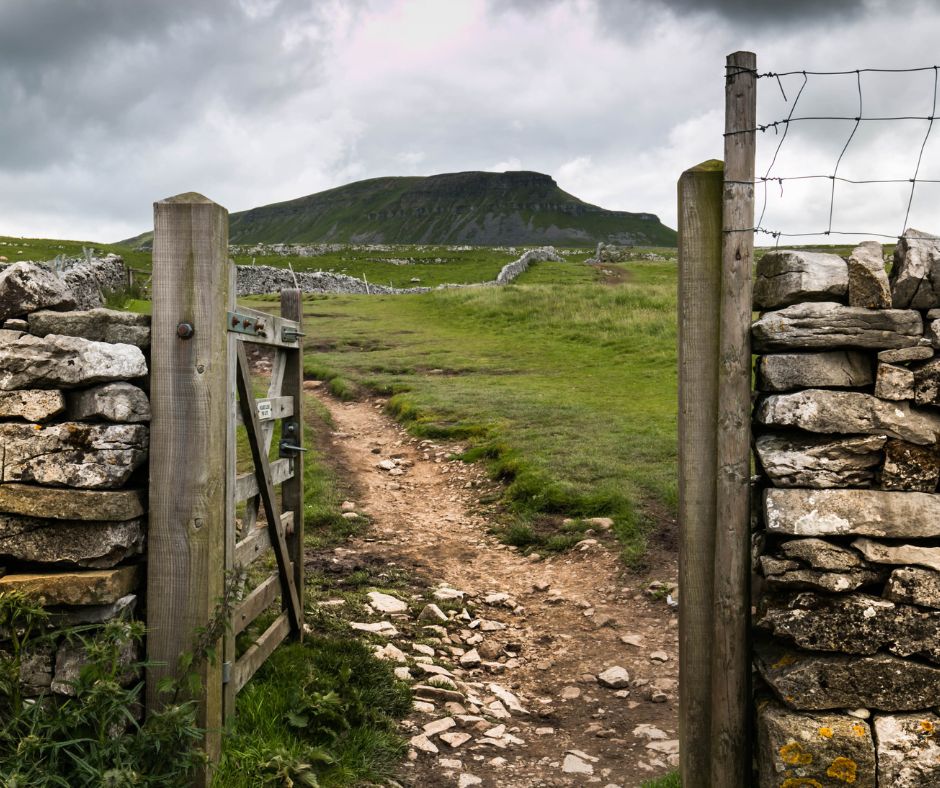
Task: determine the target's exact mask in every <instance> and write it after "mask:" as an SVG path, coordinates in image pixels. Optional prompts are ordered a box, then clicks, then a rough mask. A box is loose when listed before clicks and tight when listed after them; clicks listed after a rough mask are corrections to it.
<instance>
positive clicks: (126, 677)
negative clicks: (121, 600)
mask: <svg viewBox="0 0 940 788" xmlns="http://www.w3.org/2000/svg"><path fill="white" fill-rule="evenodd" d="M221 608H224V605H220V614H219V617H220V618H221V615H222V614H223V612H224V611H222V610H221ZM217 630H218V625H217V624H215V623H214V621H213V622H210V625H209V626H208V627H206V628H205V630H204V631H203V632H201V633H198V636H197V641H196V642H197V645H196V648H195V649H194V652H193V653H191V654H187V655H186V656H185V657H184V658H183V660H182V661H181V664H180V667H181V668H183V669H182V670H181V671H179V672H180V675H181V678H179V679H177V680H170V681H166V682H164V683H163V684H162V685H161V687H160V690H161V692H162V693H165V697H166V701H167V702H166V703H165V705H164V707H163V708H162V709H161V710H159V711H155V712H152V713H151V714H149V715H148V716H147V718H146V720H142V717H143V713H142V710H143V705H142V701H141V696H142V693H143V688H144V683H143V669H144V668H145V667H146V664H145V663H143V662H140V661H137V660H136V659H133V658H129V655H133V654H136V653H139V650H140V646H141V644H142V641H143V638H144V635H145V627H144V625H143V624H142V623H141V622H139V621H123V620H114V621H109V622H107V623H105V624H103V625H82V626H75V627H69V628H64V629H60V628H56V627H55V626H54V625H53V623H52V620H51V618H50V616H49V614H48V612H47V611H46V610H44V609H43V608H42V606H41V605H39V604H37V603H36V602H35V601H33V600H31V599H30V598H28V597H26V596H24V595H23V594H21V593H19V592H4V593H0V785H2V786H3V788H20V787H21V786H22V787H23V788H25V787H26V786H29V787H30V788H46V787H47V786H63V787H67V788H76V787H78V786H82V787H84V786H88V787H89V788H91V786H95V787H96V788H98V787H99V786H115V787H116V786H122V787H123V786H186V785H189V784H190V782H191V778H192V771H193V769H194V768H195V767H196V766H197V765H200V764H201V763H204V762H205V757H206V756H205V754H204V752H203V751H202V750H201V748H200V745H201V741H202V737H203V733H204V731H203V730H202V729H200V728H199V726H198V725H197V724H196V703H195V702H194V701H192V700H189V698H191V697H192V694H193V693H192V690H193V687H194V684H196V683H197V682H198V678H197V677H196V669H197V667H198V666H199V665H200V664H201V663H202V662H203V661H204V660H207V659H211V658H214V655H213V653H212V647H211V644H212V643H214V642H215V641H210V640H209V637H211V636H212V635H214V634H215V633H216V631H217ZM63 639H64V640H67V641H69V642H71V643H73V644H75V645H77V646H79V647H80V648H81V650H82V651H83V652H84V654H85V655H86V660H85V664H84V665H83V666H82V668H81V670H80V671H79V674H78V676H77V678H76V679H75V680H74V681H71V682H70V687H71V692H72V693H73V694H71V695H55V694H52V693H51V692H45V693H44V694H40V695H39V696H37V697H26V696H25V695H24V693H23V685H22V679H23V678H24V668H27V669H28V667H29V660H30V659H31V658H33V656H34V655H36V654H39V653H42V652H43V650H47V651H48V650H51V649H52V647H53V646H54V644H56V643H59V642H61V641H62V640H63Z"/></svg>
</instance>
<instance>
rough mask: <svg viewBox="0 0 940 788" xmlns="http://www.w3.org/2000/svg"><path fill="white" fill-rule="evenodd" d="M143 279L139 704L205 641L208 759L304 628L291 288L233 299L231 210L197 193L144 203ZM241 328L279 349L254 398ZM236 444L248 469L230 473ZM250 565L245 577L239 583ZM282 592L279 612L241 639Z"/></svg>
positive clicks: (296, 300) (298, 370)
mask: <svg viewBox="0 0 940 788" xmlns="http://www.w3.org/2000/svg"><path fill="white" fill-rule="evenodd" d="M152 293H153V322H152V329H151V331H152V340H151V365H150V368H151V382H150V387H151V409H152V421H151V432H150V486H149V490H150V518H149V529H148V536H147V538H148V561H147V601H146V605H147V628H148V634H147V661H148V663H149V666H148V669H147V712H148V713H151V712H153V711H155V710H157V709H160V708H161V706H162V705H163V704H164V703H165V702H167V698H166V697H164V696H163V695H162V694H161V692H160V684H161V679H163V678H165V677H167V676H174V675H176V673H177V671H178V670H179V668H180V657H181V655H184V654H186V653H191V652H193V651H194V649H195V647H196V644H197V643H198V642H200V640H201V641H202V642H203V645H206V643H205V641H212V642H211V643H208V647H209V648H210V650H212V651H214V652H216V654H217V655H218V658H216V659H210V660H206V661H204V662H201V663H199V664H198V667H197V673H198V679H199V682H200V685H201V686H200V689H199V694H198V698H197V699H198V701H199V719H198V721H199V724H200V725H201V726H202V727H204V728H205V729H206V731H207V734H206V742H205V744H206V752H207V754H208V755H209V759H210V762H214V761H216V760H217V758H218V754H219V750H220V744H221V730H222V724H223V721H224V719H225V718H226V717H227V716H231V714H233V713H234V709H235V696H236V694H237V693H238V691H239V690H241V689H242V688H243V687H244V686H245V684H246V682H247V681H248V680H249V679H250V678H251V676H252V675H253V674H254V672H255V671H256V670H257V669H258V667H259V666H260V665H261V664H262V663H263V662H264V661H265V659H267V657H268V656H269V655H270V654H271V652H272V651H273V650H274V648H275V647H276V646H277V644H278V643H280V642H281V641H283V640H284V638H285V637H287V636H288V635H289V634H293V635H295V636H296V637H297V638H300V637H301V635H302V633H303V533H304V527H303V526H304V524H303V498H304V491H303V460H302V457H303V454H302V451H303V448H302V434H303V420H302V417H303V413H302V401H303V360H302V354H303V351H302V347H301V341H300V338H301V336H302V334H301V320H302V304H301V297H300V291H299V290H286V291H284V292H282V294H281V315H280V316H275V315H270V314H267V313H266V312H260V311H255V310H249V309H246V308H239V307H237V306H236V301H235V294H236V288H235V266H234V265H233V264H232V262H231V261H230V260H229V257H228V212H227V211H226V210H225V209H224V208H223V207H222V206H220V205H217V204H215V203H214V202H212V201H211V200H208V199H206V198H205V197H203V196H202V195H199V194H194V193H188V194H182V195H179V196H177V197H171V198H169V199H167V200H162V201H160V202H158V203H155V204H154V241H153V284H152ZM247 344H256V345H261V346H266V347H268V348H270V349H272V350H273V352H274V359H273V364H272V370H271V378H270V383H269V385H268V391H267V396H266V397H262V398H260V399H258V398H257V397H256V396H255V391H254V389H253V386H252V382H251V376H250V375H249V368H248V354H247V353H246V345H247ZM275 438H277V444H276V453H277V457H276V458H273V459H269V457H270V454H271V450H272V447H273V446H274V441H275ZM240 439H241V440H240ZM246 439H247V440H246ZM246 444H247V447H248V454H250V463H251V465H252V466H253V469H252V470H251V472H248V473H239V472H238V471H239V467H238V465H239V463H240V462H241V461H242V460H243V459H244V460H248V459H249V458H248V457H245V458H240V457H238V454H237V450H236V447H237V446H238V445H242V446H245V445H246ZM242 470H244V468H242ZM278 486H279V487H280V496H278V490H277V488H278ZM271 553H273V556H274V564H275V565H276V570H273V571H272V570H268V571H267V572H265V571H264V570H261V569H260V568H261V567H262V566H263V563H262V561H261V560H259V559H263V557H264V556H265V555H268V556H270V554H271ZM259 570H260V571H259ZM245 577H250V578H252V579H253V580H254V581H255V582H254V583H252V585H253V587H252V588H250V589H249V590H248V593H247V595H244V596H243V595H242V594H241V593H237V592H241V591H243V590H244V589H243V588H239V586H242V585H243V584H242V583H241V582H240V579H244V578H245ZM278 597H280V599H281V610H280V612H279V613H278V615H276V617H275V618H274V620H273V621H272V622H270V624H269V625H268V626H267V627H266V629H265V630H264V632H263V633H261V634H260V635H258V636H257V637H256V638H255V639H254V640H253V641H249V643H247V644H245V643H244V642H243V645H244V646H246V647H245V649H244V653H241V654H239V653H238V652H237V649H236V643H237V641H239V640H240V641H245V635H244V634H243V633H244V632H245V630H246V629H247V627H248V626H249V625H250V624H251V623H252V622H253V621H255V620H256V619H257V618H258V617H259V616H260V615H261V614H262V613H263V612H264V611H265V610H267V609H270V608H271V607H272V606H273V605H274V603H275V602H276V601H277V599H278ZM222 600H225V602H224V604H222V605H221V606H220V601H222ZM220 610H224V611H226V612H225V615H224V616H223V617H224V618H226V619H230V620H229V621H227V622H225V623H226V624H228V626H226V627H219V626H218V624H219V619H220V615H219V611H220ZM210 623H211V624H212V625H213V626H212V627H210V628H209V629H208V630H207V627H209V625H210ZM223 631H224V634H223ZM239 636H241V637H240V638H239ZM208 777H209V775H208V773H204V774H203V775H201V779H199V780H197V782H203V783H205V782H206V781H207V780H208Z"/></svg>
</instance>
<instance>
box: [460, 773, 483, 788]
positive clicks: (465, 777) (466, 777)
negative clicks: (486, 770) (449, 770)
mask: <svg viewBox="0 0 940 788" xmlns="http://www.w3.org/2000/svg"><path fill="white" fill-rule="evenodd" d="M482 784H483V780H481V779H480V778H479V777H476V776H475V775H472V774H467V773H466V772H465V773H464V774H461V775H460V778H459V779H458V780H457V788H470V786H472V785H482Z"/></svg>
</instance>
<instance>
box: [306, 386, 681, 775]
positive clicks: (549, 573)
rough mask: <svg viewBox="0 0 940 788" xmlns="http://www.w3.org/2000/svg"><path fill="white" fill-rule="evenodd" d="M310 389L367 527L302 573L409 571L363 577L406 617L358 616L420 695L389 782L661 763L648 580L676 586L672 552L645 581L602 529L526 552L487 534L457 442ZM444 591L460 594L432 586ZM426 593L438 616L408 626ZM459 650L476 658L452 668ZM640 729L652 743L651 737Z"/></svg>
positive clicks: (658, 767) (659, 666)
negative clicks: (621, 671) (615, 672)
mask: <svg viewBox="0 0 940 788" xmlns="http://www.w3.org/2000/svg"><path fill="white" fill-rule="evenodd" d="M317 396H318V398H319V399H320V401H321V402H322V403H323V404H324V405H325V406H326V408H327V409H328V410H329V413H330V417H331V422H332V424H333V425H334V426H333V433H332V436H331V443H330V444H329V445H328V446H327V447H326V448H327V450H328V453H329V455H330V457H331V462H333V463H334V464H335V465H336V467H338V468H339V469H340V472H341V473H342V474H343V475H344V476H345V477H346V481H347V483H348V484H349V486H350V488H351V489H352V490H355V498H356V500H355V502H354V503H355V506H356V511H358V512H360V513H363V514H365V515H367V516H368V517H369V518H370V520H371V526H370V527H368V528H367V529H366V530H365V531H364V532H362V534H361V535H359V536H354V537H353V538H351V539H350V540H349V541H347V542H346V543H345V544H343V545H342V546H341V547H338V548H335V549H334V550H333V551H331V552H330V553H329V554H327V555H322V554H317V553H311V555H310V557H309V559H308V560H309V561H311V562H312V564H311V566H310V568H311V569H314V570H317V569H319V570H326V571H336V569H337V567H338V568H339V571H340V572H342V571H345V570H346V568H360V570H359V571H362V570H361V568H362V567H365V568H369V567H375V568H378V567H380V568H382V569H383V570H384V571H385V572H386V573H387V572H388V571H390V569H391V568H393V567H394V570H395V572H396V573H398V574H399V575H401V576H406V577H408V578H410V580H409V582H408V583H407V584H406V586H404V587H403V586H402V585H401V584H398V585H395V586H392V587H383V586H382V585H381V584H379V585H376V586H374V588H375V590H382V591H386V592H388V593H390V594H391V595H393V596H396V597H398V598H401V599H403V600H404V601H405V602H406V603H407V609H406V610H404V611H400V612H397V613H388V612H385V613H383V612H380V611H378V610H374V611H372V612H371V614H370V613H369V612H368V611H366V612H365V613H363V614H361V615H364V616H365V618H364V619H360V620H362V621H363V622H364V623H369V622H377V621H381V620H385V621H388V622H389V623H390V624H392V626H393V627H394V628H395V630H397V634H396V635H391V636H382V635H369V634H366V635H363V636H364V637H366V638H367V639H370V640H371V641H372V642H373V643H374V644H375V645H376V646H382V647H383V648H384V647H385V646H387V645H389V644H391V646H392V647H393V648H392V649H391V650H390V651H388V656H389V657H390V658H391V660H392V661H393V663H395V664H400V666H401V667H406V666H407V668H408V670H409V672H410V674H411V675H412V677H413V679H414V683H415V686H416V689H414V693H415V696H416V697H417V698H418V699H419V700H418V703H417V704H416V709H415V711H414V713H413V714H412V715H411V716H410V717H409V718H408V719H406V721H405V723H404V734H405V736H406V738H409V739H411V740H412V745H411V750H412V755H411V756H410V758H409V759H408V760H406V761H405V763H404V765H403V766H402V767H401V770H400V774H399V780H400V781H401V782H403V783H404V784H407V785H409V786H422V788H433V787H434V786H454V785H457V784H458V781H459V780H460V777H461V775H470V776H472V777H475V778H478V779H479V780H480V781H481V782H479V783H476V782H472V781H470V780H469V778H464V781H463V782H460V784H461V785H463V784H466V785H471V784H474V785H475V784H480V785H483V786H494V787H495V786H501V787H506V788H513V787H517V788H522V787H523V786H525V788H535V787H537V786H569V785H571V786H573V785H583V784H585V783H584V780H585V779H586V776H585V773H584V772H581V773H578V772H572V771H565V769H566V759H567V763H568V767H570V766H571V764H572V763H573V761H572V760H571V758H569V757H568V756H569V755H571V753H570V752H568V751H575V753H577V754H575V755H574V757H575V758H577V759H578V760H579V761H581V762H582V763H583V764H586V765H587V766H588V767H590V771H591V772H592V773H593V775H596V776H597V777H599V778H601V780H602V782H601V783H600V784H613V785H619V786H623V787H624V788H627V786H630V787H632V786H637V785H640V784H641V783H642V782H643V781H644V780H646V779H649V778H650V777H653V776H656V775H662V774H664V773H667V772H669V771H670V770H671V768H672V766H671V763H672V762H673V761H674V760H675V759H674V757H673V756H674V753H675V747H677V742H675V738H676V702H677V701H676V681H675V676H676V669H677V664H676V643H677V641H676V621H675V618H674V614H673V611H672V610H671V609H670V608H669V607H668V606H667V604H666V601H665V600H664V599H663V598H661V597H662V595H661V594H658V593H657V594H650V593H649V591H648V586H649V583H650V581H651V580H652V579H654V578H655V579H657V580H660V581H663V582H666V583H668V582H670V581H671V580H673V579H674V576H675V566H674V559H673V557H671V556H668V555H666V554H657V555H656V556H655V557H654V559H655V564H656V565H657V567H658V568H657V570H656V574H655V575H650V574H647V573H643V574H640V573H636V572H635V571H633V570H630V569H625V568H624V566H623V564H622V562H621V561H620V559H619V556H618V549H617V544H616V541H615V540H614V539H613V537H612V536H611V535H610V534H609V533H608V532H607V531H605V530H604V529H603V527H602V526H598V529H599V530H598V532H597V533H593V532H590V531H589V532H588V533H587V534H586V535H585V537H584V538H585V539H586V541H585V542H584V543H582V544H581V545H580V546H579V547H577V548H576V549H575V550H574V551H572V552H569V553H564V554H559V555H552V556H549V557H547V558H545V559H543V560H533V558H532V557H526V556H524V555H523V554H522V553H521V551H519V550H517V549H516V548H513V547H511V546H507V545H505V544H502V543H501V542H500V541H499V540H498V539H496V538H495V537H494V536H493V534H492V533H491V527H492V526H493V524H494V523H493V520H492V517H491V514H492V513H491V511H490V508H489V504H488V502H489V501H491V500H492V499H493V496H492V493H493V490H494V487H493V484H492V483H491V482H490V481H489V480H488V479H487V478H486V475H485V474H484V473H483V469H482V468H481V467H480V466H479V465H468V464H466V463H464V462H462V461H460V460H458V459H455V453H458V452H460V451H461V450H462V449H463V448H465V447H464V446H463V445H458V444H455V443H453V442H446V441H432V440H429V439H424V440H422V439H420V438H417V437H414V436H412V435H409V434H408V433H407V432H406V431H405V430H404V429H403V428H402V427H401V426H400V425H399V424H397V423H395V422H394V421H392V420H391V419H390V418H389V417H388V416H387V415H386V414H385V412H384V408H385V405H386V402H385V400H384V399H377V398H369V399H367V400H364V401H356V402H348V403H342V402H339V401H337V400H336V399H335V398H333V397H332V396H329V395H326V394H318V395H317ZM380 463H381V464H382V465H384V466H385V468H384V469H383V468H382V467H380ZM391 468H394V469H395V470H396V471H397V472H392V470H388V469H391ZM373 571H375V570H373ZM386 576H387V574H386ZM376 582H378V581H376ZM442 587H446V588H448V589H452V590H453V591H455V592H462V593H461V594H460V596H459V597H455V596H453V595H451V594H450V592H445V593H443V594H439V593H437V592H439V591H440V589H441V588H442ZM448 596H450V598H449V599H444V598H443V597H448ZM326 602H327V603H328V604H333V603H331V602H329V600H326ZM429 602H435V603H436V604H438V605H439V606H440V607H441V608H442V609H443V610H444V611H446V612H445V616H446V620H437V621H431V620H423V621H419V620H417V618H418V615H419V613H420V612H421V611H422V610H423V609H424V606H425V605H426V604H427V603H429ZM463 610H466V611H467V613H466V614H464V613H463V612H462V611H463ZM426 625H430V626H431V628H430V629H427V628H425V626H426ZM434 626H437V627H438V629H437V630H435V629H434ZM624 637H626V638H627V641H629V642H625V641H624V640H623V639H622V638H624ZM396 650H397V654H396ZM471 650H475V656H474V655H470V657H469V658H466V659H464V660H463V661H461V657H467V655H468V654H469V652H471ZM398 654H400V656H398ZM396 660H397V662H396ZM614 666H620V667H622V668H625V669H626V671H627V672H628V673H629V674H630V678H629V681H628V682H627V683H626V684H625V685H624V686H621V687H619V688H612V687H606V686H603V685H601V684H600V683H598V680H597V678H596V676H597V674H599V673H601V672H602V671H604V670H606V669H608V668H610V667H614ZM441 671H443V673H441ZM441 675H444V676H450V677H452V678H451V681H450V684H451V685H452V686H454V687H456V691H455V692H453V693H452V694H451V695H450V696H448V695H447V693H446V692H445V693H435V692H434V691H424V690H421V689H420V688H419V687H420V686H421V685H427V684H430V683H432V682H433V680H434V678H435V676H437V677H440V676H441ZM493 685H498V686H499V687H500V688H502V689H504V690H506V691H509V692H511V693H512V694H513V695H514V696H515V697H516V698H517V699H518V702H519V704H520V706H521V707H522V708H524V709H525V711H524V712H520V711H518V710H516V709H513V708H512V707H511V706H510V707H509V708H508V713H506V709H503V710H500V709H499V706H493V705H492V704H493V702H494V701H497V700H499V698H500V695H499V691H498V690H496V689H494V686H493ZM458 698H459V700H458ZM503 705H504V706H507V705H509V704H505V703H504V704H503ZM448 720H449V722H448ZM645 726H646V727H645ZM438 728H440V731H439V732H438V733H433V732H432V733H428V731H429V730H430V731H434V730H437V729H438ZM651 729H656V730H657V731H660V732H661V733H662V734H663V737H662V738H661V739H651V738H650V736H651V734H650V730H651ZM455 734H461V735H455ZM652 735H653V736H656V735H658V734H652ZM416 737H417V738H416ZM422 737H423V738H422ZM650 745H653V746H650Z"/></svg>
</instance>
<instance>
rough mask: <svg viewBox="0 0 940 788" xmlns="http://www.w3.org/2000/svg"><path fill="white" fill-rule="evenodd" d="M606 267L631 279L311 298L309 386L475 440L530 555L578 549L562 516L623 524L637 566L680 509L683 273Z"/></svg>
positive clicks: (573, 269) (558, 279)
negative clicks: (658, 524)
mask: <svg viewBox="0 0 940 788" xmlns="http://www.w3.org/2000/svg"><path fill="white" fill-rule="evenodd" d="M605 267H609V268H610V269H620V270H621V271H622V272H623V273H625V275H626V281H625V282H622V283H620V284H617V285H613V286H611V285H605V284H598V283H596V282H595V281H593V280H594V277H595V276H596V274H595V273H594V271H593V270H592V269H589V268H587V267H580V266H576V265H575V264H573V263H557V264H538V265H536V266H535V267H534V268H533V269H532V270H531V272H530V273H527V274H525V275H524V276H523V278H522V280H521V281H522V282H523V284H520V285H515V286H511V287H505V288H478V289H472V290H446V291H440V292H434V293H429V294H426V295H421V296H410V297H401V296H388V297H376V296H373V297H365V296H363V297H359V296H329V297H316V296H313V297H308V298H307V299H305V307H304V309H305V315H306V317H307V319H306V323H305V331H306V332H307V339H306V343H307V345H306V346H307V348H308V349H309V350H308V355H307V359H306V361H305V364H306V368H307V371H308V374H310V375H311V376H313V377H319V376H322V377H323V378H324V379H327V380H331V381H335V380H336V379H340V380H343V381H348V382H350V383H351V384H352V385H353V386H359V387H368V388H372V389H373V390H376V391H380V392H384V393H393V394H394V396H393V397H392V398H391V400H390V402H389V408H390V410H391V412H392V413H394V414H395V415H396V416H397V417H398V418H399V419H400V420H401V421H402V422H404V423H406V424H408V425H409V427H410V428H411V430H412V432H414V433H415V434H418V435H424V436H429V437H449V438H456V439H460V440H467V441H468V442H469V444H470V445H471V449H470V451H469V452H468V454H467V459H482V460H485V461H486V462H487V463H488V464H489V466H490V468H491V470H492V473H493V475H494V476H496V477H497V478H499V479H502V480H503V481H505V483H506V484H507V503H508V504H509V507H510V509H511V512H512V515H513V516H514V518H515V521H516V524H517V525H519V526H520V527H528V529H529V530H530V531H531V533H533V534H534V535H535V538H534V539H532V540H530V542H529V543H530V544H532V545H534V546H545V545H547V544H548V543H549V542H550V541H551V540H553V539H554V542H552V545H553V547H557V546H560V544H561V543H563V542H565V541H571V539H573V538H574V536H575V535H576V534H575V535H571V534H566V533H565V532H564V531H562V530H561V529H560V528H559V526H560V520H561V516H573V517H579V516H583V517H589V516H595V515H610V516H613V517H614V518H615V520H616V526H615V530H616V532H617V534H618V536H620V538H621V539H622V541H623V543H624V545H625V546H626V547H627V550H628V552H629V553H630V554H631V555H635V554H637V553H639V552H642V543H643V538H644V532H645V530H646V529H647V527H648V525H649V523H650V522H651V521H652V519H654V518H655V517H658V516H659V515H660V514H663V513H665V514H666V515H670V514H672V513H673V512H674V510H675V504H676V488H675V454H676V446H675V418H676V416H675V413H676V382H675V364H676V358H675V342H676V335H675V332H676V318H675V265H674V264H673V263H649V262H643V263H628V264H618V265H611V266H605ZM552 278H554V282H552V281H551V280H552ZM530 281H534V282H536V283H535V284H529V282H530ZM396 392H397V393H396ZM517 537H518V538H519V539H520V540H524V534H521V535H520V532H517ZM556 537H557V538H556Z"/></svg>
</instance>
